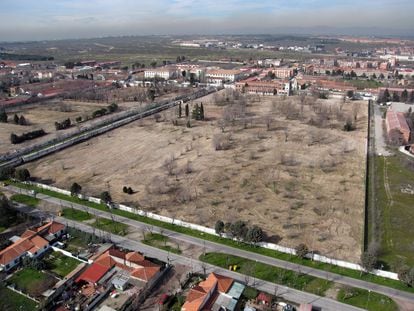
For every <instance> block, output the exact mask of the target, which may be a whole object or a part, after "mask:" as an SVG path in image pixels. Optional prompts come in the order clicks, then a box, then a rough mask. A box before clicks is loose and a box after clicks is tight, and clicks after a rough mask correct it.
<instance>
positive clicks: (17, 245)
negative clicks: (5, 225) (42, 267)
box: [0, 221, 66, 271]
mask: <svg viewBox="0 0 414 311" xmlns="http://www.w3.org/2000/svg"><path fill="white" fill-rule="evenodd" d="M65 229H66V226H65V225H63V224H61V223H58V222H55V221H51V222H48V223H46V224H45V225H43V226H41V227H38V228H33V229H29V230H26V231H25V232H24V233H23V234H22V235H21V237H20V238H19V239H17V240H16V241H15V242H14V243H13V244H12V245H10V246H8V247H6V248H5V249H3V250H2V251H0V271H8V270H10V269H12V268H13V267H15V266H17V265H18V264H19V263H20V261H21V260H22V259H23V258H24V257H25V256H28V257H30V258H37V257H39V256H41V255H42V254H43V253H44V252H45V251H47V250H48V249H49V247H50V245H51V243H52V242H54V241H55V240H56V239H57V238H59V237H60V236H62V234H63V233H64V232H65Z"/></svg>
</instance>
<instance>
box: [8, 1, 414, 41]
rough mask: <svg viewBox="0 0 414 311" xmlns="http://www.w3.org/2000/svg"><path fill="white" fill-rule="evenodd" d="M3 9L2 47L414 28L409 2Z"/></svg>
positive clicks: (387, 32)
mask: <svg viewBox="0 0 414 311" xmlns="http://www.w3.org/2000/svg"><path fill="white" fill-rule="evenodd" d="M2 7H3V9H2V12H1V13H0V17H1V18H0V41H1V42H16V41H25V42H27V41H44V40H65V39H87V38H102V37H119V36H148V35H155V36H165V35H169V36H185V35H216V36H217V35H241V34H246V35H261V34H262V35H280V34H291V35H299V36H300V35H337V36H344V35H350V36H382V37H384V36H385V37H407V36H409V37H410V36H412V29H414V20H413V19H412V18H411V14H410V12H411V11H412V9H414V3H413V2H412V1H409V0H397V1H390V0H380V1H374V0H366V1H363V2H362V3H361V1H356V0H349V1H344V0H339V1H333V2H332V1H327V0H311V1H305V0H299V1H296V2H295V3H290V2H288V1H280V0H279V1H270V0H266V1H261V2H260V3H251V2H248V1H245V0H230V1H227V2H225V3H221V2H218V1H216V0H207V1H199V0H196V1H190V0H175V1H166V0H156V1H151V2H148V1H139V2H138V3H137V1H132V0H120V1H116V3H115V2H114V1H110V0H90V1H88V2H87V3H85V2H84V1H81V0H73V1H69V0H60V1H52V0H39V1H37V2H36V3H33V2H32V1H28V0H15V1H11V0H4V3H3V6H2ZM393 12H398V14H394V13H393ZM21 20H24V23H20V21H21ZM16 21H18V23H17V24H16ZM258 21H260V23H258Z"/></svg>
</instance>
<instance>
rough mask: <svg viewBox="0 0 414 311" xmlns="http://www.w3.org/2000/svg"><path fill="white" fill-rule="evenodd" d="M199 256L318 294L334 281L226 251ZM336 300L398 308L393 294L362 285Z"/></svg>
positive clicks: (387, 309)
mask: <svg viewBox="0 0 414 311" xmlns="http://www.w3.org/2000/svg"><path fill="white" fill-rule="evenodd" d="M200 260H201V261H204V262H207V263H209V264H212V265H215V266H219V267H222V268H228V266H229V265H233V266H234V265H237V267H238V271H239V272H240V273H243V274H246V275H250V276H254V277H256V278H259V279H261V280H265V281H268V282H273V283H278V284H281V285H286V286H289V287H292V288H296V289H299V290H302V291H305V292H310V293H313V294H316V295H319V296H324V294H325V292H326V291H327V290H328V289H329V288H331V287H332V286H333V285H334V283H333V282H330V281H326V280H323V279H319V278H316V277H312V276H309V275H305V274H300V273H296V272H293V271H290V270H285V269H282V268H277V267H273V266H269V265H266V264H263V263H259V262H256V261H254V260H250V259H246V258H242V257H238V256H233V255H228V254H223V253H207V254H205V255H201V256H200ZM347 294H348V295H347ZM349 294H351V295H349ZM337 300H338V301H340V302H343V303H346V304H349V305H352V306H356V307H361V308H367V309H368V310H369V311H371V310H372V311H374V310H381V311H397V310H398V307H397V305H396V303H395V302H394V301H393V300H392V299H391V298H388V297H387V296H384V295H381V294H377V293H373V292H371V293H370V292H369V291H367V290H363V289H359V288H352V287H349V288H347V289H346V290H345V289H342V290H341V291H340V292H339V293H338V297H337Z"/></svg>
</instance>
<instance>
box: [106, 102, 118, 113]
mask: <svg viewBox="0 0 414 311" xmlns="http://www.w3.org/2000/svg"><path fill="white" fill-rule="evenodd" d="M117 110H118V105H117V104H115V103H112V104H110V105H109V106H108V111H109V113H113V112H115V111H117Z"/></svg>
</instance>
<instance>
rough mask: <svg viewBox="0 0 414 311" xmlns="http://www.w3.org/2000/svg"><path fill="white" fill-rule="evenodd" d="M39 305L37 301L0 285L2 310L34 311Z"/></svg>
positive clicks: (0, 308)
mask: <svg viewBox="0 0 414 311" xmlns="http://www.w3.org/2000/svg"><path fill="white" fill-rule="evenodd" d="M37 308H38V305H37V303H36V302H35V301H33V300H31V299H29V298H26V297H25V296H23V295H20V294H18V293H16V292H14V291H12V290H10V289H8V288H6V287H4V286H3V285H0V310H2V311H16V310H18V311H34V310H37Z"/></svg>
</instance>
